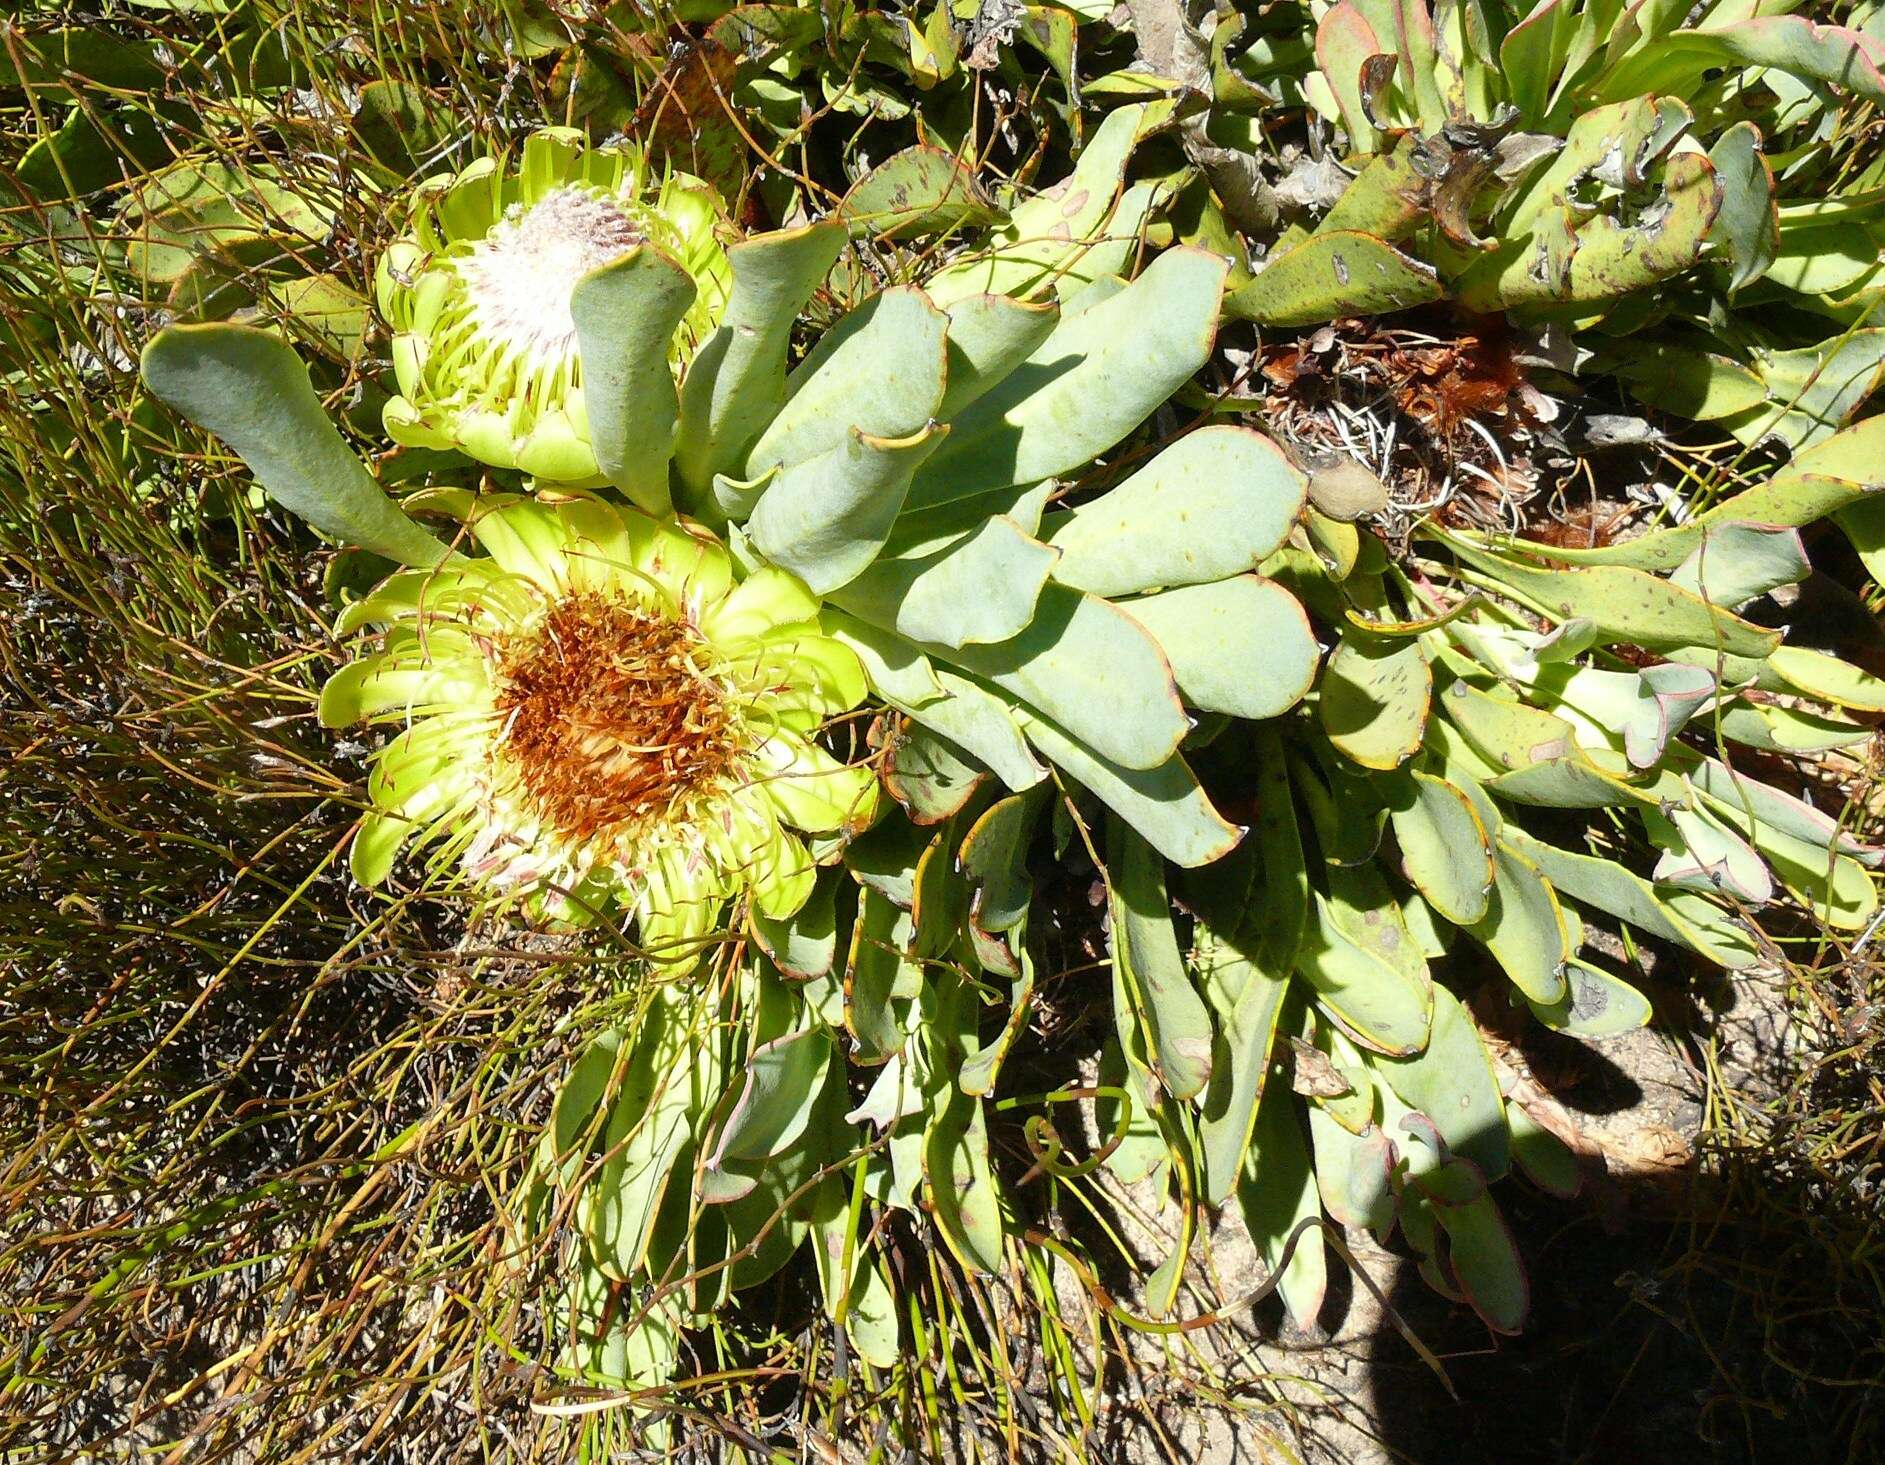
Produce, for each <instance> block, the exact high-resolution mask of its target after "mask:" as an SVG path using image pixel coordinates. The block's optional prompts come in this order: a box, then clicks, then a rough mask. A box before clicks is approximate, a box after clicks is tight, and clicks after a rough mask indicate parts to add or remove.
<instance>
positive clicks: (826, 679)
mask: <svg viewBox="0 0 1885 1465" xmlns="http://www.w3.org/2000/svg"><path fill="white" fill-rule="evenodd" d="M426 502H427V506H428V507H433V506H442V507H444V508H446V509H448V510H450V511H451V512H453V513H456V514H457V515H458V516H460V517H461V518H462V519H463V520H464V521H465V523H466V525H467V526H468V528H469V531H470V535H471V537H472V538H473V539H474V540H476V541H477V543H478V544H479V545H480V546H482V547H483V549H484V550H485V551H486V555H485V557H481V558H464V559H455V560H453V561H451V562H449V563H447V564H446V565H444V566H441V567H439V568H437V569H431V570H402V571H399V572H397V573H395V574H393V575H392V576H390V577H389V578H388V579H386V580H385V581H384V582H382V583H381V584H380V585H379V586H378V587H377V588H376V589H374V590H373V591H372V592H370V593H369V594H368V595H366V596H365V597H364V598H362V599H361V600H359V601H357V602H355V603H354V604H353V605H351V606H350V607H348V609H347V611H346V612H345V613H344V615H343V616H342V618H341V622H340V629H341V630H342V632H343V633H346V632H350V631H353V630H356V629H358V628H360V627H363V626H369V625H372V626H378V627H381V628H382V630H381V637H380V644H379V646H378V648H377V649H375V650H373V651H371V652H370V653H368V654H366V655H363V656H361V657H360V658H359V659H357V660H355V661H354V662H352V663H351V664H350V665H348V666H346V667H344V668H343V669H342V670H341V671H339V672H338V673H336V674H335V675H334V677H333V678H332V679H330V680H329V682H328V684H327V686H326V688H325V689H324V690H323V692H322V696H321V719H322V721H323V722H324V723H326V724H327V725H328V726H343V725H346V724H350V723H355V722H359V721H362V720H365V721H369V722H373V723H379V724H396V725H399V726H401V727H402V728H403V730H402V731H401V732H400V733H399V734H398V735H397V736H396V737H394V738H393V739H392V740H391V741H390V742H389V743H387V745H386V746H385V747H384V748H383V749H382V750H381V751H380V752H379V754H378V755H377V758H376V760H375V762H374V767H373V772H372V776H371V778H370V780H369V784H368V790H369V794H370V797H371V801H372V805H373V808H372V811H371V812H370V813H369V814H368V815H367V817H366V820H365V822H364V823H363V824H362V826H361V828H360V830H359V832H358V834H357V835H356V836H355V839H354V844H353V849H352V864H353V871H354V874H355V876H356V877H357V878H358V879H359V880H360V881H361V882H362V883H363V884H367V885H372V884H376V883H378V882H379V881H381V880H383V879H384V878H385V876H386V874H387V873H388V871H389V870H390V869H391V867H392V863H393V860H394V858H395V856H396V855H397V854H398V852H399V850H400V848H401V846H402V845H404V844H405V843H406V842H407V840H408V839H412V838H416V839H418V840H419V841H421V842H422V843H423V842H430V841H438V842H439V843H440V854H439V857H438V861H437V863H438V864H439V865H448V864H449V863H451V862H454V861H455V862H456V863H457V865H458V866H459V867H460V869H461V870H462V873H463V874H464V875H465V876H466V877H468V878H469V879H471V880H472V881H473V882H475V883H477V884H480V885H482V886H484V887H486V888H487V889H490V890H492V891H494V892H497V893H500V894H516V895H519V896H522V897H525V898H526V899H527V900H528V901H529V902H530V903H531V906H532V908H534V909H535V910H537V911H538V912H539V913H541V914H542V915H545V916H547V917H550V918H566V919H581V918H582V917H583V916H584V914H585V913H587V912H591V911H594V910H596V909H598V908H600V907H602V906H605V905H607V904H611V903H613V904H615V905H618V906H619V907H620V908H622V909H623V910H624V911H625V912H626V913H627V914H628V915H629V916H631V917H632V918H633V919H634V920H635V921H636V923H637V924H638V926H639V930H640V939H641V943H642V945H643V946H644V947H645V948H646V949H647V950H648V951H649V953H650V954H651V955H654V956H656V957H658V958H661V959H664V960H669V961H674V962H678V963H691V962H692V960H693V959H694V957H695V955H696V953H697V952H698V950H699V947H700V943H701V940H702V938H703V937H705V936H706V935H708V933H709V932H711V931H712V930H713V929H714V928H715V925H716V922H717V921H718V920H719V918H720V916H721V913H722V912H723V911H724V910H725V908H726V906H727V904H728V902H729V901H732V900H734V899H735V898H737V897H738V896H740V895H741V894H742V893H746V894H749V895H750V898H751V903H752V907H753V908H754V909H755V910H757V911H758V912H759V913H761V914H763V915H766V916H769V917H773V918H775V919H783V918H784V917H786V916H788V915H790V914H792V913H793V912H795V911H797V910H798V909H799V907H800V906H801V905H803V903H804V902H805V899H806V897H807V896H808V895H809V893H810V891H811V888H812V883H813V880H814V876H815V868H814V862H813V858H812V856H811V854H810V852H809V851H808V850H807V848H806V846H805V843H804V842H803V841H802V840H801V839H800V838H799V836H798V835H797V834H795V833H793V832H792V831H793V830H799V831H804V832H806V833H811V834H830V833H834V832H836V831H838V830H841V829H843V828H844V827H846V826H847V825H849V824H851V823H853V822H856V821H860V820H863V819H866V818H868V817H869V815H870V814H871V812H872V809H873V807H874V802H873V801H874V798H875V790H876V783H875V775H874V773H873V772H872V770H871V769H870V768H868V767H865V766H861V765H849V764H846V763H843V762H841V761H839V760H838V759H836V758H834V757H832V756H831V754H829V753H828V752H826V751H825V750H824V749H823V748H821V747H820V746H819V745H818V743H817V742H816V741H815V735H816V734H817V732H818V730H819V728H820V726H821V725H822V724H823V723H824V721H825V720H826V719H827V718H829V717H832V716H835V715H837V714H839V713H843V712H846V711H849V710H850V709H851V708H852V707H854V706H856V705H857V703H858V702H859V701H861V700H862V698H863V696H864V692H865V678H864V673H863V670H862V668H861V667H860V665H859V664H858V660H857V657H856V656H855V655H854V654H853V653H852V652H851V651H849V650H848V649H846V648H845V647H844V646H842V645H840V644H839V643H838V642H836V641H834V640H832V639H830V638H828V637H827V636H825V635H824V634H823V632H822V631H821V629H820V626H819V622H818V603H817V601H816V600H815V599H814V598H813V596H812V594H811V592H810V591H808V590H807V589H806V588H805V586H804V585H803V583H802V582H800V581H799V580H798V579H797V578H796V577H795V576H793V575H791V574H789V573H787V572H786V571H783V570H779V569H772V568H767V569H761V570H759V571H757V572H755V573H754V574H751V575H749V576H747V577H746V578H745V579H743V580H736V579H735V572H734V565H733V561H732V558H731V556H730V555H729V554H728V552H727V550H726V548H725V547H724V546H723V545H721V544H720V543H719V542H718V541H717V540H715V539H712V538H710V537H707V536H705V535H702V534H697V533H695V532H693V531H692V530H690V529H689V528H688V527H686V526H684V525H683V524H680V523H678V522H676V521H673V520H666V521H662V520H657V519H654V518H651V517H649V516H648V515H646V514H643V513H641V512H640V511H638V510H635V509H629V508H617V507H615V506H613V505H610V504H606V503H603V502H600V501H598V500H594V499H591V498H588V497H582V496H573V497H571V498H570V499H568V500H567V501H565V502H560V503H556V504H547V503H542V502H539V501H537V500H535V499H530V498H523V497H516V496H502V495H500V496H491V497H485V498H478V497H476V496H474V495H471V494H469V493H465V492H463V491H460V490H446V491H441V492H438V493H435V494H431V495H427V496H426Z"/></svg>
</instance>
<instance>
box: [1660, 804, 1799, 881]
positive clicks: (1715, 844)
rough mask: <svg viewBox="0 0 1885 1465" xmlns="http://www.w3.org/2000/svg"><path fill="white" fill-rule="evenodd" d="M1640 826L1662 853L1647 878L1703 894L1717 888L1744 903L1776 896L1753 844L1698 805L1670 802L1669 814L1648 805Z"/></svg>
mask: <svg viewBox="0 0 1885 1465" xmlns="http://www.w3.org/2000/svg"><path fill="white" fill-rule="evenodd" d="M1643 824H1644V827H1645V829H1646V830H1647V831H1648V833H1649V837H1650V839H1651V841H1652V842H1654V843H1655V844H1656V845H1657V846H1658V847H1659V848H1660V849H1661V850H1662V851H1663V854H1662V858H1661V859H1659V860H1657V862H1656V868H1655V869H1654V870H1652V871H1651V872H1650V879H1652V880H1653V881H1655V883H1656V884H1658V885H1671V886H1674V887H1676V888H1677V889H1680V890H1699V891H1701V892H1702V893H1703V894H1705V895H1711V894H1714V893H1716V892H1718V891H1719V892H1721V893H1722V894H1725V895H1731V896H1733V897H1734V898H1735V899H1736V900H1739V901H1741V902H1743V903H1744V904H1747V905H1757V906H1758V905H1765V904H1767V902H1768V901H1770V900H1772V899H1773V898H1774V881H1773V877H1772V876H1771V875H1770V874H1768V871H1767V866H1766V865H1764V864H1762V863H1761V857H1760V856H1759V855H1758V854H1756V853H1755V852H1754V849H1753V847H1752V846H1750V845H1749V844H1748V842H1747V841H1746V840H1744V839H1742V838H1741V837H1740V836H1739V835H1737V834H1735V833H1734V832H1733V831H1732V830H1728V829H1724V828H1723V827H1722V826H1721V825H1720V824H1719V823H1718V822H1716V821H1715V820H1713V819H1711V818H1710V817H1709V816H1708V815H1707V814H1706V813H1705V812H1704V811H1702V810H1699V809H1685V808H1681V807H1680V806H1677V805H1673V804H1672V805H1671V806H1670V807H1669V809H1668V812H1667V814H1666V815H1665V814H1663V813H1659V812H1657V811H1655V810H1648V809H1646V810H1645V811H1644V812H1643Z"/></svg>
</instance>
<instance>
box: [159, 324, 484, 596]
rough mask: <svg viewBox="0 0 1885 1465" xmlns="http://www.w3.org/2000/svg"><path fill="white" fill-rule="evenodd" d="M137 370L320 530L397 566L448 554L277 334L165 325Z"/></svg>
mask: <svg viewBox="0 0 1885 1465" xmlns="http://www.w3.org/2000/svg"><path fill="white" fill-rule="evenodd" d="M139 371H140V373H141V374H142V376H143V378H144V384H145V385H146V386H147V387H149V388H150V390H151V391H152V392H153V393H154V394H155V395H156V396H157V397H158V398H159V399H160V400H161V401H163V402H164V403H165V404H167V405H168V406H170V407H173V408H175V409H176V410H177V411H178V412H181V413H182V414H183V415H184V416H185V417H187V418H189V419H190V421H192V422H194V423H196V424H197V425H198V426H199V427H204V428H207V429H208V430H209V431H211V432H213V433H215V434H216V436H217V437H219V438H221V439H222V440H223V441H224V442H226V443H227V444H229V446H230V447H232V448H233V449H235V451H236V453H237V454H238V455H240V457H241V458H242V460H243V462H245V463H247V464H248V465H249V469H250V471H251V472H253V473H254V474H255V478H256V481H257V482H258V483H260V484H261V485H262V487H263V488H264V489H266V490H267V491H268V494H269V496H270V497H271V498H273V499H274V500H275V502H276V503H278V504H280V505H281V506H282V507H283V508H285V509H287V510H288V511H289V512H290V513H293V514H296V515H299V516H300V517H301V518H303V519H305V520H307V522H308V523H309V524H311V525H313V526H314V527H315V528H316V529H318V530H320V531H321V532H322V533H323V534H327V535H331V536H332V537H333V538H335V539H338V540H340V541H341V542H342V543H345V544H357V545H359V546H360V547H361V548H362V549H367V550H371V551H372V552H373V553H374V554H377V555H381V556H383V557H385V558H386V559H389V560H392V561H394V562H395V563H397V564H406V565H414V566H426V565H436V564H438V563H439V562H441V561H442V560H444V559H446V558H448V557H449V556H450V553H451V551H449V550H448V549H446V547H445V546H444V545H442V544H440V543H439V542H438V540H436V539H434V538H433V537H432V536H431V535H430V534H427V533H426V532H425V530H423V529H421V528H420V527H419V526H418V525H417V524H415V523H413V522H412V520H410V519H408V518H407V517H406V516H405V515H404V514H402V513H401V512H400V511H399V509H398V508H397V507H396V506H395V505H394V504H393V502H392V500H391V499H389V498H388V497H387V496H386V491H385V490H384V489H382V488H381V487H380V485H379V484H378V483H377V482H376V481H375V480H374V478H373V475H372V474H370V473H368V472H367V470H366V467H365V465H364V464H362V463H361V461H360V459H359V458H358V457H356V456H355V455H354V453H353V452H352V450H351V449H349V448H348V446H347V445H346V444H345V443H344V442H342V441H341V438H340V433H339V432H338V431H336V430H335V428H334V424H333V423H332V422H331V421H329V420H328V416H327V413H326V412H325V411H323V410H322V408H321V402H320V398H319V397H317V396H316V395H315V393H314V383H313V382H312V381H310V380H309V379H308V369H307V367H306V366H304V365H303V364H302V363H301V359H300V358H299V357H298V356H296V355H295V353H294V351H293V350H292V349H291V348H290V347H289V346H288V344H287V343H286V342H285V341H283V340H281V339H280V338H279V337H277V336H273V335H270V334H269V333H268V332H266V331H260V330H256V329H254V328H253V327H251V326H238V325H224V324H212V325H194V326H171V327H168V328H167V329H165V330H162V331H159V332H158V333H157V335H156V336H154V337H152V339H151V342H150V344H149V345H147V346H146V347H145V348H144V355H143V359H142V360H141V362H140V363H139Z"/></svg>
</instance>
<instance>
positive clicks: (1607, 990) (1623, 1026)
mask: <svg viewBox="0 0 1885 1465" xmlns="http://www.w3.org/2000/svg"><path fill="white" fill-rule="evenodd" d="M1529 1005H1530V1007H1531V1009H1532V1011H1533V1012H1534V1013H1535V1014H1536V1015H1537V1017H1538V1020H1539V1021H1540V1022H1542V1023H1544V1024H1545V1026H1547V1027H1551V1028H1556V1029H1557V1030H1558V1031H1559V1032H1561V1033H1570V1034H1572V1035H1574V1036H1576V1037H1580V1038H1614V1037H1617V1036H1619V1035H1621V1034H1623V1033H1628V1032H1634V1031H1635V1030H1636V1029H1637V1028H1640V1027H1643V1026H1645V1025H1646V1024H1647V1023H1648V1022H1649V1019H1650V1017H1651V1015H1652V1009H1651V1007H1650V1003H1649V998H1647V997H1645V996H1644V995H1643V994H1642V993H1641V992H1639V991H1637V990H1636V988H1634V987H1632V986H1631V985H1630V984H1629V983H1628V982H1626V981H1624V980H1623V979H1622V978H1621V977H1613V976H1611V975H1610V973H1609V972H1606V971H1600V970H1599V969H1598V968H1596V967H1593V966H1586V965H1585V964H1584V963H1583V962H1581V961H1574V962H1572V963H1571V964H1570V965H1569V966H1568V967H1567V968H1566V969H1565V987H1564V995H1563V996H1562V997H1560V998H1559V999H1558V1000H1557V1001H1556V1002H1532V1003H1530V1004H1529Z"/></svg>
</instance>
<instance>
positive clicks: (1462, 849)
mask: <svg viewBox="0 0 1885 1465" xmlns="http://www.w3.org/2000/svg"><path fill="white" fill-rule="evenodd" d="M1390 788H1391V792H1392V794H1393V797H1394V802H1393V803H1392V804H1391V805H1390V806H1389V812H1388V817H1389V819H1390V820H1392V821H1393V824H1394V838H1395V842H1396V843H1397V844H1398V845H1399V846H1400V849H1401V872H1402V873H1403V874H1404V875H1405V876H1406V877H1407V880H1408V883H1409V884H1411V885H1412V886H1413V887H1414V888H1415V889H1416V890H1418V891H1419V892H1420V893H1421V894H1422V895H1423V896H1425V897H1426V898H1427V900H1428V901H1429V902H1430V903H1431V904H1432V905H1433V908H1434V909H1435V910H1437V911H1438V912H1439V913H1440V914H1441V915H1443V916H1445V917H1446V918H1447V920H1449V921H1451V922H1453V924H1454V925H1456V926H1470V925H1472V924H1474V923H1475V922H1477V921H1479V920H1481V919H1483V918H1484V917H1485V914H1486V906H1487V901H1488V899H1489V897H1490V895H1491V891H1492V841H1491V839H1490V838H1489V837H1488V835H1487V832H1486V828H1485V826H1484V825H1483V824H1482V823H1480V820H1479V815H1478V813H1477V812H1476V811H1475V810H1474V808H1473V802H1472V800H1471V799H1469V798H1468V797H1467V796H1466V795H1465V794H1464V793H1462V792H1460V790H1459V789H1457V788H1455V787H1454V786H1453V785H1452V784H1450V783H1448V782H1447V781H1446V780H1445V779H1443V778H1435V777H1434V776H1433V775H1432V774H1428V773H1422V772H1420V770H1419V769H1413V770H1410V773H1409V776H1408V778H1407V779H1405V780H1402V781H1396V782H1395V783H1394V784H1392V785H1390ZM1410 1102H1411V1101H1410Z"/></svg>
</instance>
